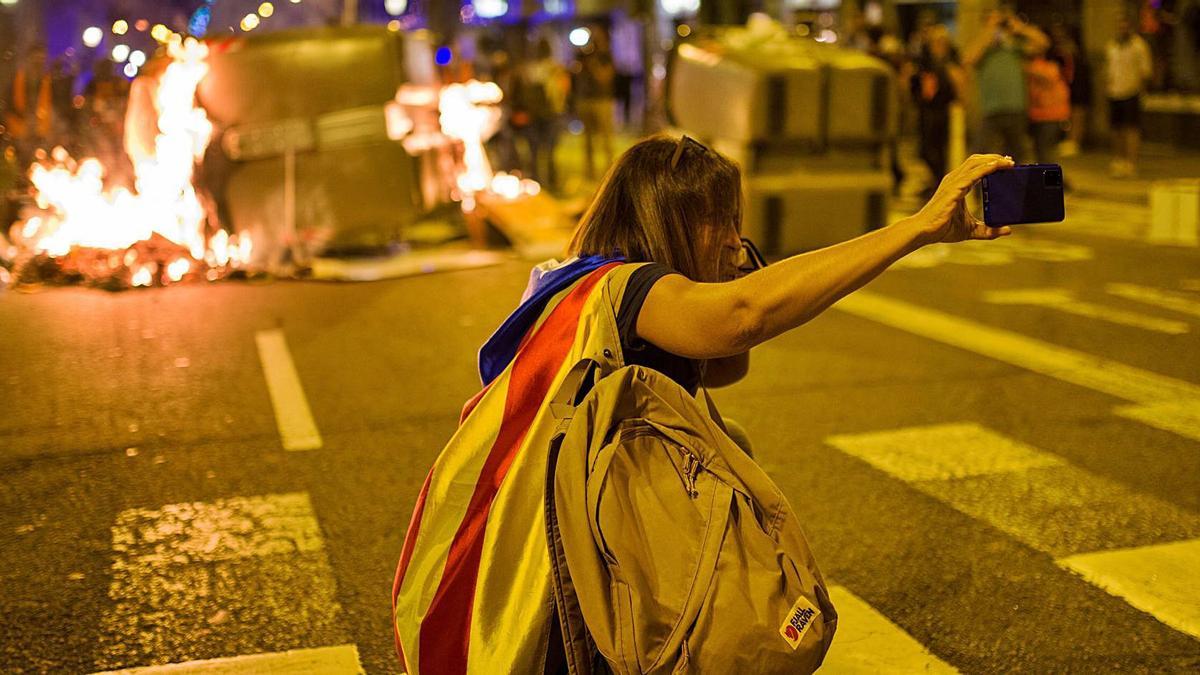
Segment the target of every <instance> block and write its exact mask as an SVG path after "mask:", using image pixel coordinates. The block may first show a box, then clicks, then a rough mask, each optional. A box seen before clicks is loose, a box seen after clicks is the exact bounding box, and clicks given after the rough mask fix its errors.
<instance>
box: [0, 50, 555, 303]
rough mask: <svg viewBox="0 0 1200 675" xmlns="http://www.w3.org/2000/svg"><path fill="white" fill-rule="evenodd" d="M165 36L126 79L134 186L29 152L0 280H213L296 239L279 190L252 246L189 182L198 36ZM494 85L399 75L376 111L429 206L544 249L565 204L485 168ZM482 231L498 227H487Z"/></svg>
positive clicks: (200, 138)
mask: <svg viewBox="0 0 1200 675" xmlns="http://www.w3.org/2000/svg"><path fill="white" fill-rule="evenodd" d="M166 48H167V50H168V52H167V55H168V56H169V59H161V60H158V61H156V62H152V63H148V64H147V65H146V67H145V68H144V69H143V71H142V75H140V76H139V78H138V80H137V81H135V90H136V91H137V92H139V93H140V95H141V98H140V100H142V101H143V102H144V103H143V104H142V105H139V106H137V107H131V108H130V110H129V117H128V118H127V120H126V128H127V129H131V130H134V131H132V132H131V134H130V135H129V137H128V138H127V140H128V142H127V144H126V145H127V152H128V155H129V159H130V161H131V164H132V166H133V179H132V185H120V184H118V183H120V181H117V180H114V179H113V178H112V177H110V176H108V175H106V174H107V173H108V171H109V169H110V168H112V167H105V166H104V165H103V163H102V162H101V161H100V160H98V159H96V158H91V157H89V158H83V159H77V158H74V157H71V156H70V154H69V153H68V152H67V151H66V150H64V149H63V148H54V149H53V150H52V151H50V152H44V151H40V152H39V155H38V157H37V160H36V161H35V162H34V163H33V165H32V166H31V167H30V169H29V173H28V177H29V180H30V183H31V185H32V189H31V191H30V195H31V197H32V201H33V203H31V204H29V205H28V206H27V207H26V208H25V209H24V210H23V212H22V213H21V214H20V215H21V218H20V219H19V220H18V221H17V222H16V223H15V224H14V225H13V227H12V228H11V229H10V231H9V233H8V239H7V240H6V239H5V237H4V233H2V232H0V287H2V286H4V285H10V284H11V285H14V286H18V287H29V286H36V285H39V284H50V285H66V284H84V285H91V286H96V287H100V288H105V289H110V290H121V289H127V288H133V287H139V286H165V285H169V284H174V283H179V282H186V281H191V280H195V281H202V280H209V281H212V280H218V279H224V278H230V277H237V276H245V275H246V274H248V273H249V272H250V271H251V269H252V268H251V255H252V254H253V255H254V261H255V267H254V268H253V270H254V272H255V273H262V270H263V268H268V269H270V271H272V272H275V273H279V272H280V269H277V268H276V267H273V266H272V263H271V260H272V259H273V258H274V257H275V256H272V255H271V251H270V250H266V249H267V248H271V247H273V246H294V245H295V242H296V241H297V236H298V234H297V232H296V231H295V230H296V228H297V225H296V223H295V215H296V212H295V205H294V204H292V205H291V206H290V207H289V206H288V204H289V202H288V201H287V199H286V198H285V200H284V204H285V206H284V209H283V212H282V213H281V214H279V216H278V219H279V223H278V227H279V228H280V231H281V232H282V234H281V235H280V236H279V238H278V240H277V241H274V242H273V241H272V239H271V234H270V232H271V231H270V230H263V229H261V226H259V227H260V229H255V230H254V232H255V236H256V239H257V240H258V242H256V243H259V244H266V246H265V247H264V246H262V245H260V246H259V247H258V248H263V249H264V250H256V247H255V246H254V245H253V244H252V242H251V239H250V235H249V232H248V231H246V229H247V228H251V227H256V225H253V224H251V225H247V224H246V223H241V224H240V225H239V228H241V229H242V230H243V231H241V232H239V233H238V234H230V233H229V232H227V231H225V230H224V229H222V228H221V227H219V225H218V218H217V217H216V215H215V213H216V212H217V211H218V208H217V206H216V204H217V203H218V202H219V200H220V198H221V196H220V195H215V194H212V193H211V189H212V188H211V187H210V188H208V189H207V190H206V189H199V190H198V188H197V185H200V184H204V185H208V184H209V182H210V181H207V180H205V179H204V174H199V176H200V180H199V181H194V178H195V176H194V174H196V172H197V170H198V169H201V168H205V167H201V164H202V162H203V160H204V158H205V156H206V150H208V147H209V142H210V140H211V139H212V138H213V136H214V128H213V123H212V122H211V121H210V120H209V118H208V115H207V113H206V111H205V110H204V109H203V108H202V107H200V106H199V105H198V104H197V96H196V93H197V87H198V86H199V84H200V83H201V81H202V80H203V79H204V78H205V77H206V75H207V74H208V72H209V62H208V50H209V47H208V45H206V44H205V43H202V42H199V41H197V40H195V39H192V38H187V39H185V40H180V41H172V42H170V43H168V45H167V46H166ZM139 87H140V89H139ZM503 96H504V93H503V92H502V91H501V89H500V88H499V87H498V86H497V85H496V84H495V83H493V82H479V81H476V80H470V81H468V82H462V83H451V84H445V85H439V84H436V83H429V84H422V85H418V84H413V83H406V84H404V85H401V86H400V87H399V89H398V91H397V93H396V96H395V98H394V99H393V100H392V101H390V102H389V103H387V104H385V105H384V106H383V108H382V110H381V111H380V113H381V115H382V117H383V121H384V122H386V131H387V137H388V139H390V140H391V141H395V142H399V143H401V144H402V146H403V147H404V149H405V151H406V152H407V153H408V154H409V155H410V156H412V157H419V158H421V160H422V162H423V169H422V171H423V173H424V174H425V175H424V179H425V183H427V184H428V185H429V186H431V189H430V190H425V189H424V188H422V189H423V192H425V194H424V201H425V203H424V208H425V209H426V211H427V215H428V214H431V213H435V212H439V213H444V211H438V209H440V208H441V207H442V206H443V205H447V204H450V203H457V206H458V207H459V208H460V209H461V213H462V217H461V220H459V221H457V222H458V224H460V225H462V226H463V227H465V230H466V232H467V234H468V235H469V238H470V240H471V243H472V244H473V245H474V246H476V247H479V248H486V247H488V246H489V245H492V244H494V243H497V241H504V242H506V243H507V244H508V245H511V246H512V247H514V248H516V249H517V251H518V252H519V253H521V254H523V255H541V253H540V251H541V250H542V249H551V248H553V249H557V248H561V239H562V238H563V237H564V236H565V234H564V233H565V230H564V228H563V224H564V222H565V221H566V220H567V219H566V218H564V216H565V215H568V214H566V209H565V208H564V207H563V206H562V205H561V204H559V203H558V202H557V201H556V200H554V199H553V198H552V197H551V196H549V195H548V194H546V192H545V191H543V190H541V187H540V186H539V185H538V184H537V183H536V182H534V181H532V180H529V179H526V178H523V177H521V176H520V175H516V174H510V173H505V172H504V171H494V170H493V168H492V166H491V164H490V162H489V161H488V156H487V152H486V151H485V148H484V143H485V141H487V139H488V138H490V137H491V136H492V135H493V134H494V133H495V132H496V131H497V129H498V126H499V124H500V120H501V114H500V109H499V107H498V104H499V102H500V101H501V100H502V98H503ZM151 101H152V105H151ZM143 121H145V122H146V123H145V124H142V122H143ZM308 123H310V124H311V126H312V129H316V131H315V132H313V133H314V134H315V135H313V138H315V139H317V141H320V142H326V141H328V142H329V143H333V142H334V141H336V140H337V139H336V138H335V139H334V140H332V141H330V140H328V139H326V138H325V137H323V136H321V133H324V132H323V131H322V130H325V131H328V130H327V129H325V127H324V126H322V125H321V123H320V121H319V120H317V121H312V120H309V121H308ZM341 128H342V127H337V128H336V129H335V131H336V130H338V129H341ZM231 129H233V130H236V129H237V127H236V125H234V126H233V127H229V126H227V127H225V133H224V139H225V142H222V143H220V144H219V145H217V146H214V149H215V148H220V149H221V150H222V151H223V153H224V154H225V155H226V156H228V157H230V158H231V159H234V160H237V159H238V157H236V156H234V155H233V154H232V153H229V152H228V147H229V143H228V142H229V140H230V138H231V137H233V138H236V136H235V135H232V132H231ZM143 130H144V132H143V133H138V132H139V131H143ZM310 131H311V129H310ZM305 149H306V150H309V148H305ZM318 150H319V148H318ZM209 154H210V155H212V154H213V153H211V152H210V153H209ZM216 154H222V153H216ZM293 161H294V160H293ZM286 166H287V163H286V161H285V167H286ZM285 174H286V168H285ZM290 189H291V190H293V193H292V194H293V195H294V187H292V188H290ZM284 194H285V195H286V194H289V193H288V192H287V190H286V189H285V192H284ZM293 199H294V197H293ZM458 210H459V209H455V211H458ZM273 217H274V216H273V215H271V214H268V218H273ZM235 222H237V221H235ZM271 225H274V224H273V223H271ZM493 232H499V233H501V234H502V237H501V238H500V239H499V240H497V239H496V238H495V237H492V236H490V233H493ZM547 242H548V243H547ZM534 251H538V252H537V253H534ZM315 253H319V251H309V252H307V253H306V255H303V256H299V257H296V258H293V260H295V259H301V260H303V261H304V263H303V265H302V266H301V267H300V268H283V273H285V274H286V273H292V272H296V273H300V274H307V273H310V272H311V269H309V264H310V263H311V262H312V258H311V256H312V254H315Z"/></svg>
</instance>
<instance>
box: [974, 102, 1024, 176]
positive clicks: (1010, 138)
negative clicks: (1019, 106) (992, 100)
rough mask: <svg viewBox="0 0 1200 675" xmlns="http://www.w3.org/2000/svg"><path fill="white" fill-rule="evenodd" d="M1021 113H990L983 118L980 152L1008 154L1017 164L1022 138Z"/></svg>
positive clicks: (1022, 124) (1022, 122)
mask: <svg viewBox="0 0 1200 675" xmlns="http://www.w3.org/2000/svg"><path fill="white" fill-rule="evenodd" d="M1024 126H1025V115H1024V114H1023V113H992V114H991V115H985V116H984V118H983V128H982V134H981V135H982V137H983V144H982V147H981V148H980V150H979V151H980V152H984V153H996V154H999V155H1008V156H1009V157H1012V158H1013V161H1015V162H1017V163H1018V164H1019V163H1020V161H1021V159H1020V158H1021V145H1022V142H1023V140H1024Z"/></svg>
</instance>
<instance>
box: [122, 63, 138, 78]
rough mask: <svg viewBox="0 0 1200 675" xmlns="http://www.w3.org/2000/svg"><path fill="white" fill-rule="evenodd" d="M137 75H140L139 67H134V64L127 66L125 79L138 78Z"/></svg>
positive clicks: (127, 64)
mask: <svg viewBox="0 0 1200 675" xmlns="http://www.w3.org/2000/svg"><path fill="white" fill-rule="evenodd" d="M137 74H138V67H137V66H135V65H133V64H132V63H126V64H125V77H136V76H137Z"/></svg>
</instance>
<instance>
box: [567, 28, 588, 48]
mask: <svg viewBox="0 0 1200 675" xmlns="http://www.w3.org/2000/svg"><path fill="white" fill-rule="evenodd" d="M567 39H568V40H570V41H571V44H573V45H575V46H576V47H582V46H584V45H586V44H587V43H588V41H589V40H591V39H592V31H590V30H588V29H586V28H584V27H582V26H580V27H579V28H576V29H575V30H572V31H571V32H570V34H568V35H567Z"/></svg>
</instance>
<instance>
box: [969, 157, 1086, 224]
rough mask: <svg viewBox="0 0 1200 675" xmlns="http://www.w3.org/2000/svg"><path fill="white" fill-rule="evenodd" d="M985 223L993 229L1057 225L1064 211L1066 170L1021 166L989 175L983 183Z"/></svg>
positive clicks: (1043, 166)
mask: <svg viewBox="0 0 1200 675" xmlns="http://www.w3.org/2000/svg"><path fill="white" fill-rule="evenodd" d="M980 187H981V190H982V192H983V195H982V196H983V222H984V223H986V224H987V225H988V226H990V227H1000V226H1001V225H1017V224H1019V223H1058V222H1061V221H1062V220H1063V218H1065V217H1066V211H1065V210H1064V208H1063V170H1062V167H1061V166H1059V165H1057V164H1022V165H1020V166H1014V167H1012V168H1011V169H1001V170H999V171H997V172H995V173H991V174H988V175H986V176H984V177H983V180H982V181H980Z"/></svg>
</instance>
